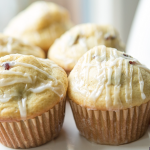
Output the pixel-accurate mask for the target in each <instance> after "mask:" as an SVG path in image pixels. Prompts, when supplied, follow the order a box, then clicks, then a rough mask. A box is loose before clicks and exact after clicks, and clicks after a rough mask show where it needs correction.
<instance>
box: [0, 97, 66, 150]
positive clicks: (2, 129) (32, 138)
mask: <svg viewBox="0 0 150 150" xmlns="http://www.w3.org/2000/svg"><path fill="white" fill-rule="evenodd" d="M65 104H66V100H65V99H64V100H62V101H61V102H59V103H58V104H56V105H55V106H54V107H53V108H51V109H50V110H49V111H47V112H45V113H43V114H42V115H40V116H37V117H35V118H32V119H28V120H21V121H19V122H0V143H2V144H3V145H5V146H7V147H10V148H31V147H37V146H40V145H43V144H45V143H47V142H49V141H51V140H53V139H54V138H56V137H57V136H58V134H59V132H60V130H61V127H62V125H63V121H64V115H65Z"/></svg>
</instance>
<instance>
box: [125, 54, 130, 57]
mask: <svg viewBox="0 0 150 150" xmlns="http://www.w3.org/2000/svg"><path fill="white" fill-rule="evenodd" d="M123 56H125V57H131V56H129V55H127V54H123Z"/></svg>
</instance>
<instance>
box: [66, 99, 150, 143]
mask: <svg viewBox="0 0 150 150" xmlns="http://www.w3.org/2000/svg"><path fill="white" fill-rule="evenodd" d="M69 101H70V105H71V108H72V111H73V115H74V119H75V122H76V126H77V128H78V130H79V131H80V133H81V135H83V136H84V137H85V138H87V139H88V140H90V141H92V142H96V143H99V144H107V145H121V144H126V143H130V142H133V141H136V140H138V139H139V138H140V137H142V136H143V135H144V133H145V132H146V131H147V128H148V125H149V122H150V115H149V114H150V101H149V102H148V103H145V104H142V105H141V106H139V107H138V106H136V107H132V108H128V109H125V110H117V111H101V110H90V109H88V108H86V107H83V106H80V105H77V104H76V103H74V102H73V101H72V100H69Z"/></svg>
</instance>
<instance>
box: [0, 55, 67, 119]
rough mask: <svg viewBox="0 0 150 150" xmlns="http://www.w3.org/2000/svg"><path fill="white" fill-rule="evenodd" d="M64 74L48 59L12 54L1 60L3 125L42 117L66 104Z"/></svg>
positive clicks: (0, 104)
mask: <svg viewBox="0 0 150 150" xmlns="http://www.w3.org/2000/svg"><path fill="white" fill-rule="evenodd" d="M67 86H68V81H67V75H66V73H65V71H64V70H63V69H62V68H60V67H59V66H58V65H56V64H55V63H53V62H52V61H50V60H48V59H42V58H37V57H34V56H29V55H21V54H11V55H7V56H4V57H1V58H0V121H14V120H22V119H28V118H32V117H35V116H37V115H41V114H42V113H44V112H46V111H48V110H49V109H51V108H52V107H53V106H54V105H56V104H57V103H59V102H60V101H61V100H63V99H64V98H65V96H66V91H67Z"/></svg>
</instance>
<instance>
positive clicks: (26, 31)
mask: <svg viewBox="0 0 150 150" xmlns="http://www.w3.org/2000/svg"><path fill="white" fill-rule="evenodd" d="M71 26H72V23H71V21H70V18H69V13H68V11H67V10H66V9H65V8H63V7H61V6H58V5H56V4H54V3H51V2H45V1H37V2H34V3H33V4H31V5H30V6H29V7H28V8H26V9H25V10H24V11H22V12H21V13H19V14H18V15H17V16H16V17H15V18H13V19H12V20H11V21H10V23H9V24H8V26H7V27H6V29H5V30H4V33H5V34H7V35H10V36H14V37H17V38H21V39H24V40H26V41H28V42H30V43H32V44H34V45H37V46H39V47H41V48H42V49H43V50H45V51H47V50H48V49H49V47H50V46H51V45H52V44H53V42H54V41H55V39H56V38H58V37H60V36H61V35H62V34H63V33H64V32H65V31H66V30H68V29H69V28H70V27H71Z"/></svg>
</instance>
